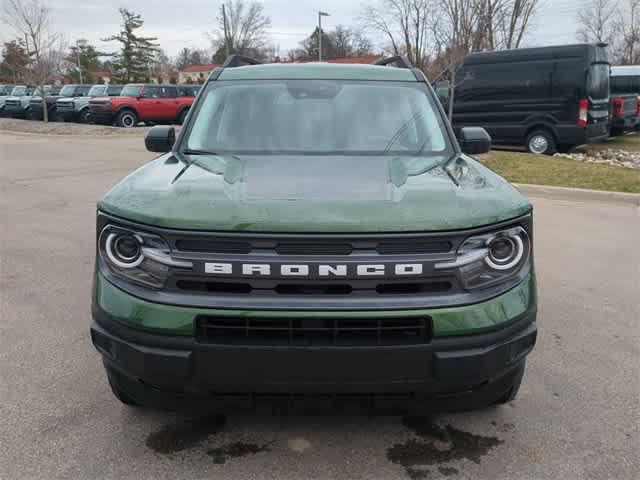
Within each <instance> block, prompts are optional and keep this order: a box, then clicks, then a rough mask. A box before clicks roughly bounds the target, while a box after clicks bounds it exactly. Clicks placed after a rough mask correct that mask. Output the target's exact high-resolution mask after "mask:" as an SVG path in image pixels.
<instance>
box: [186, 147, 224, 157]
mask: <svg viewBox="0 0 640 480" xmlns="http://www.w3.org/2000/svg"><path fill="white" fill-rule="evenodd" d="M180 153H183V154H184V155H218V153H217V152H212V151H211V150H199V149H193V148H185V149H184V150H181V151H180Z"/></svg>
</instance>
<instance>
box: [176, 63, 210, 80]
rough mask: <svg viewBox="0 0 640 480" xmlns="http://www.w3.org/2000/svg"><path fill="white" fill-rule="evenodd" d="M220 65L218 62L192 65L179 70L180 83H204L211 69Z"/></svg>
mask: <svg viewBox="0 0 640 480" xmlns="http://www.w3.org/2000/svg"><path fill="white" fill-rule="evenodd" d="M219 66H220V65H218V64H216V63H209V64H204V65H190V66H188V67H186V68H184V69H182V70H180V71H179V72H178V83H204V82H205V81H206V80H207V77H208V76H209V74H210V73H211V71H212V70H213V69H214V68H216V67H219Z"/></svg>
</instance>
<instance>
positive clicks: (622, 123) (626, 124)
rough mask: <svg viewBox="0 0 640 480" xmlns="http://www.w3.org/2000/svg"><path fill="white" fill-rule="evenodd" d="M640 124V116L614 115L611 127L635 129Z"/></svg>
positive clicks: (624, 129) (614, 128) (625, 129)
mask: <svg viewBox="0 0 640 480" xmlns="http://www.w3.org/2000/svg"><path fill="white" fill-rule="evenodd" d="M638 125H640V116H635V115H633V116H626V117H612V119H611V128H612V129H613V130H618V131H620V130H623V131H627V130H633V129H635V128H636V127H637V126H638Z"/></svg>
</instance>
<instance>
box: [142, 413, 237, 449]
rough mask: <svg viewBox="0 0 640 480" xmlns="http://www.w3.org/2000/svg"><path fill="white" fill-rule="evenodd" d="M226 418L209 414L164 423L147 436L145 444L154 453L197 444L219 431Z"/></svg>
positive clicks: (186, 447)
mask: <svg viewBox="0 0 640 480" xmlns="http://www.w3.org/2000/svg"><path fill="white" fill-rule="evenodd" d="M226 422H227V419H226V417H225V416H223V415H209V416H206V417H200V418H190V419H185V420H183V421H182V422H181V423H177V424H173V425H165V426H163V427H162V428H161V429H160V430H158V431H157V432H154V433H152V434H150V435H149V436H148V437H147V441H146V445H147V447H149V448H150V449H151V450H153V451H154V452H156V453H162V454H165V455H166V454H170V453H177V452H181V451H183V450H187V449H190V448H193V447H196V446H198V445H199V444H200V443H202V442H204V441H205V440H206V439H207V437H209V435H215V434H216V433H218V432H220V431H221V430H222V429H223V428H224V426H225V424H226Z"/></svg>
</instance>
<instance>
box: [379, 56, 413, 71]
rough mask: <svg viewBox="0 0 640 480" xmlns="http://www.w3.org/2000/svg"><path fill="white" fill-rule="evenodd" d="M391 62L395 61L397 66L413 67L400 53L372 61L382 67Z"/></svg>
mask: <svg viewBox="0 0 640 480" xmlns="http://www.w3.org/2000/svg"><path fill="white" fill-rule="evenodd" d="M393 63H395V64H396V67H398V68H413V65H411V62H409V60H407V58H406V57H404V56H402V55H396V56H395V57H388V58H381V59H380V60H377V61H375V62H373V64H374V65H380V66H382V67H385V66H387V65H391V64H393Z"/></svg>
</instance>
